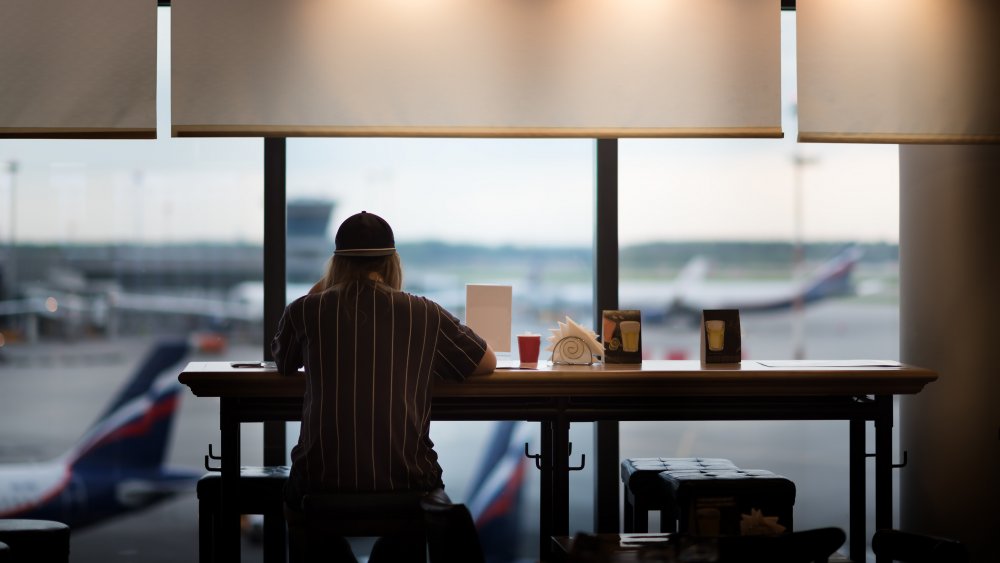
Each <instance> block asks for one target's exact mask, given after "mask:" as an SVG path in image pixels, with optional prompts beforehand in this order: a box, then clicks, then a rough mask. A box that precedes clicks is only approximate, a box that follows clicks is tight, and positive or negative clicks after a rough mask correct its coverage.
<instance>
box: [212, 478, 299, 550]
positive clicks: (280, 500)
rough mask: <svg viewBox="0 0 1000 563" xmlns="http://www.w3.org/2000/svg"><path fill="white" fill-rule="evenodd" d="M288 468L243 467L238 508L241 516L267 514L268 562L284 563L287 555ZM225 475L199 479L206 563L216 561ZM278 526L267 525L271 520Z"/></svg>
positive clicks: (237, 496) (237, 494) (237, 500)
mask: <svg viewBox="0 0 1000 563" xmlns="http://www.w3.org/2000/svg"><path fill="white" fill-rule="evenodd" d="M288 471H289V467H288V466H287V465H275V466H263V467H240V477H239V480H238V483H239V484H238V490H237V493H236V508H237V509H238V510H239V512H240V514H263V515H264V516H265V518H267V520H265V527H266V529H265V530H264V535H265V538H264V550H265V560H266V561H284V559H285V557H284V553H285V526H284V505H285V483H286V482H287V481H288ZM221 487H222V475H221V474H219V473H209V474H207V475H205V476H204V477H202V478H201V479H199V480H198V486H197V494H198V552H199V558H200V561H201V562H202V563H209V562H211V561H215V560H216V559H217V557H215V530H216V529H217V528H218V526H219V509H220V508H221V506H220V498H219V492H220V490H221ZM268 520H271V521H273V522H277V523H278V526H267V521H268Z"/></svg>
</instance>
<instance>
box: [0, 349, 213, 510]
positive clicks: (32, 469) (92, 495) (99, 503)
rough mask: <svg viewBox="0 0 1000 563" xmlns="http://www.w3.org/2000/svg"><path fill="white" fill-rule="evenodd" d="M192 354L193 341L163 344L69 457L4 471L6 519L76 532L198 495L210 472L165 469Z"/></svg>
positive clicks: (0, 491) (0, 472) (1, 500)
mask: <svg viewBox="0 0 1000 563" xmlns="http://www.w3.org/2000/svg"><path fill="white" fill-rule="evenodd" d="M190 348H191V346H190V344H189V343H188V342H187V341H186V340H166V341H161V342H158V343H157V344H155V345H154V346H153V348H152V349H151V350H150V352H149V353H148V355H147V356H146V358H145V359H144V361H143V362H142V363H141V364H140V366H139V368H138V369H137V370H136V372H135V373H134V374H133V375H132V376H131V378H130V379H129V381H128V383H127V384H126V385H125V386H124V387H123V388H122V389H121V391H119V393H118V395H117V397H116V398H115V399H114V401H112V402H111V404H110V405H109V406H108V407H107V409H106V410H105V411H104V413H103V414H102V415H101V416H100V417H99V418H98V420H97V422H95V423H94V424H93V425H92V426H91V427H90V428H89V429H88V430H87V431H86V432H85V433H84V434H83V436H82V437H81V438H80V439H79V440H78V441H77V442H76V444H75V445H74V446H73V447H72V448H70V450H69V451H67V452H66V453H65V454H63V455H62V456H60V457H58V458H57V459H54V460H51V461H47V462H36V463H14V464H3V465H0V518H31V519H43V520H55V521H58V522H63V523H64V524H66V525H68V526H69V527H70V528H71V529H74V530H76V529H79V528H82V527H85V526H89V525H92V524H95V523H97V522H100V521H103V520H105V519H107V518H110V517H112V516H117V515H121V514H126V513H129V512H133V511H136V510H140V509H143V508H146V507H148V506H151V505H153V504H156V503H158V502H160V501H163V500H165V499H167V498H170V497H171V496H173V495H175V494H177V493H180V492H186V491H193V490H194V485H195V483H196V482H197V479H198V478H199V477H200V476H201V475H202V473H199V472H194V471H190V470H181V469H171V468H167V467H164V465H163V462H164V457H165V455H166V450H167V445H168V443H169V438H170V432H171V427H172V423H173V418H174V415H175V414H176V412H177V409H178V405H179V401H180V391H181V390H182V388H183V386H182V385H181V384H180V383H179V382H178V381H177V377H176V373H177V369H179V368H178V364H179V363H180V362H181V361H183V360H184V359H185V358H186V357H187V355H188V352H189V351H190ZM174 368H177V369H174ZM161 375H162V376H163V377H160V376H161Z"/></svg>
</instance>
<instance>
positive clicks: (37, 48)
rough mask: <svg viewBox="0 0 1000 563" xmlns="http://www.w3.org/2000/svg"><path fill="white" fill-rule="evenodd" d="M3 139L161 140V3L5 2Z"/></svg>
mask: <svg viewBox="0 0 1000 563" xmlns="http://www.w3.org/2000/svg"><path fill="white" fill-rule="evenodd" d="M0 137H48V138H155V137H156V3H155V2H152V1H142V0H34V1H31V0H0Z"/></svg>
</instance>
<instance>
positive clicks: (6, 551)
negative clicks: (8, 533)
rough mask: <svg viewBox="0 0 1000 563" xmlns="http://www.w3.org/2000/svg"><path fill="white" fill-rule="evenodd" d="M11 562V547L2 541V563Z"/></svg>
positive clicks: (0, 548)
mask: <svg viewBox="0 0 1000 563" xmlns="http://www.w3.org/2000/svg"><path fill="white" fill-rule="evenodd" d="M7 561H10V546H9V545H7V544H5V543H3V542H2V541H0V563H6V562H7Z"/></svg>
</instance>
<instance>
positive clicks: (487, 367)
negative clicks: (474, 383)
mask: <svg viewBox="0 0 1000 563" xmlns="http://www.w3.org/2000/svg"><path fill="white" fill-rule="evenodd" d="M496 369H497V355H496V354H495V353H493V348H490V345H489V344H487V345H486V351H485V352H483V359H481V360H479V365H477V366H476V369H474V370H473V371H472V373H471V374H469V375H470V376H471V375H487V374H490V373H493V372H494V371H495V370H496Z"/></svg>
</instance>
